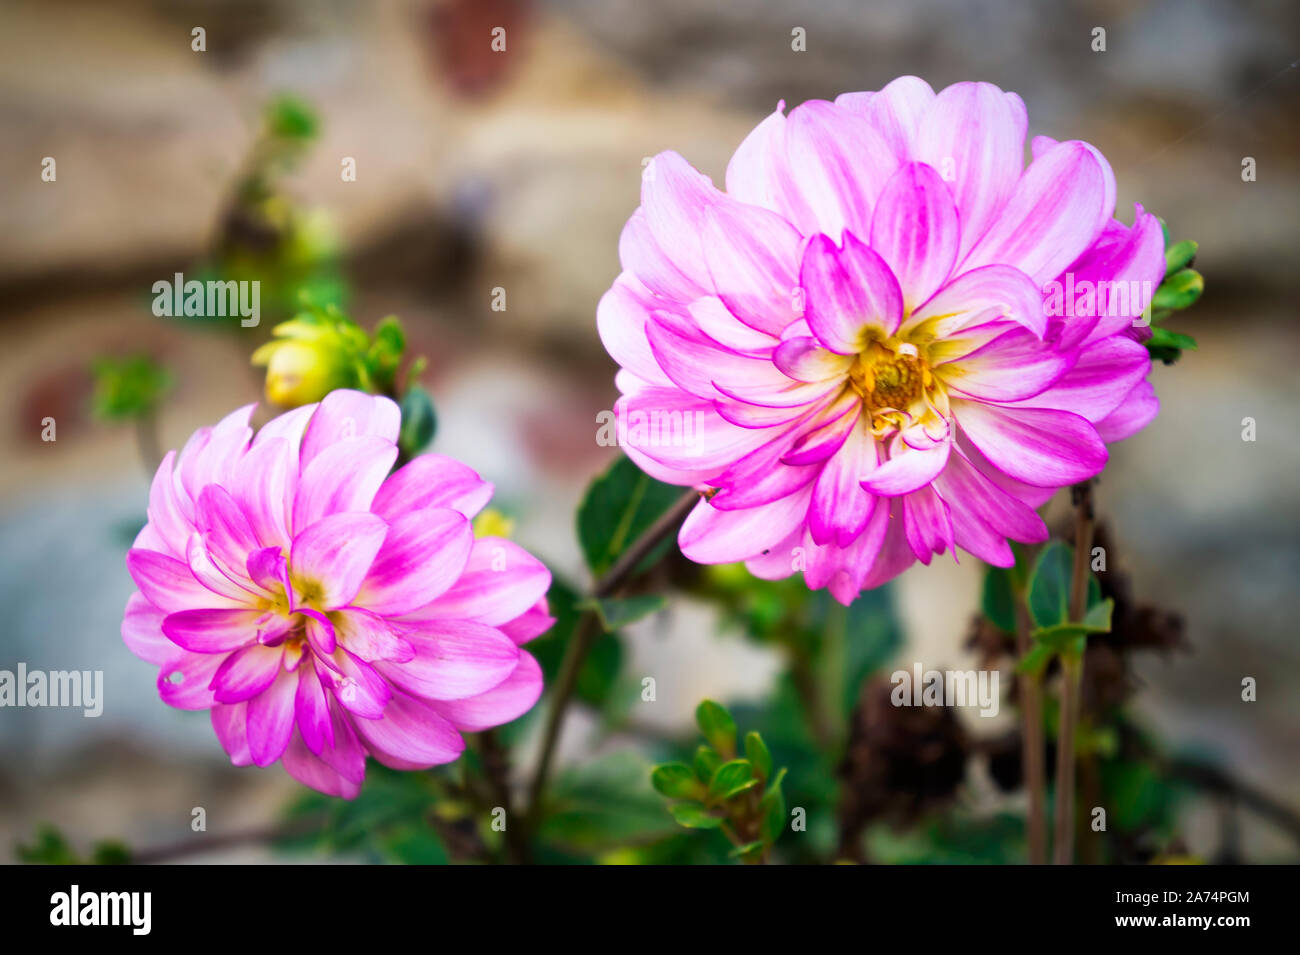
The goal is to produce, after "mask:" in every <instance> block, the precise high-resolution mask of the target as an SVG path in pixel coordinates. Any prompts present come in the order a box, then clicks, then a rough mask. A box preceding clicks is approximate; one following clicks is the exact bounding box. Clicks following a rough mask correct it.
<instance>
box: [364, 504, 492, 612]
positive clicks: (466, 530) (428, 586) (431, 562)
mask: <svg viewBox="0 0 1300 955" xmlns="http://www.w3.org/2000/svg"><path fill="white" fill-rule="evenodd" d="M473 546H474V531H473V530H472V529H471V527H470V523H469V519H468V518H466V517H465V515H464V514H462V513H460V511H455V510H452V509H451V508H449V507H426V508H424V509H422V510H418V511H408V512H407V513H405V514H403V515H402V516H400V517H398V518H396V519H395V520H393V522H392V523H390V524H389V525H388V534H387V536H386V537H385V538H384V542H383V546H381V547H380V548H379V552H378V554H377V555H376V556H375V559H374V563H373V564H371V566H370V571H369V573H368V574H367V575H366V579H365V583H364V584H362V586H361V590H360V592H359V593H358V594H357V595H356V597H355V602H356V604H357V605H358V606H360V607H364V608H366V609H367V610H370V611H372V612H374V613H377V614H382V615H384V616H396V615H399V614H404V613H410V612H411V611H412V610H415V609H417V608H419V607H423V606H424V605H425V604H427V603H429V601H431V600H433V599H434V598H436V597H437V596H439V595H440V594H442V593H444V592H445V591H446V590H447V588H449V587H450V586H451V585H452V584H454V583H455V582H456V580H457V578H459V577H460V575H461V572H462V571H463V570H464V569H465V563H466V561H468V560H469V554H470V549H471V548H472V547H473Z"/></svg>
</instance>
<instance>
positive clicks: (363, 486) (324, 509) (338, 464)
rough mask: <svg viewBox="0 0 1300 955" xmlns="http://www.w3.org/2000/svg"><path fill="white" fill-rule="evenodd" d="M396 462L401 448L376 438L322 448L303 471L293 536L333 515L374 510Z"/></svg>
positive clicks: (295, 502) (296, 503)
mask: <svg viewBox="0 0 1300 955" xmlns="http://www.w3.org/2000/svg"><path fill="white" fill-rule="evenodd" d="M331 394H337V392H331ZM308 437H310V434H309V435H308ZM304 440H305V439H304ZM396 460H397V446H396V445H395V444H393V443H392V442H391V441H388V440H386V439H385V438H383V437H378V436H376V435H363V436H360V437H356V438H342V439H340V440H338V441H336V442H335V443H333V444H331V445H329V446H328V447H325V448H322V449H321V450H320V451H318V452H317V453H316V454H315V455H314V456H313V457H312V459H311V463H310V464H308V465H307V466H306V467H305V468H303V472H302V478H301V480H300V481H299V484H298V491H297V494H296V496H295V498H294V502H293V526H292V530H293V532H294V533H295V534H298V533H299V532H301V531H302V530H303V529H304V528H307V527H310V526H311V525H312V524H315V523H316V522H317V521H319V520H320V519H321V518H323V517H326V516H327V515H330V514H338V513H340V512H343V511H368V510H370V507H371V504H372V503H373V502H374V500H375V497H376V495H377V493H378V491H379V488H380V487H381V486H382V485H383V483H384V480H385V479H386V478H387V477H388V472H389V470H391V469H392V466H393V462H394V461H396Z"/></svg>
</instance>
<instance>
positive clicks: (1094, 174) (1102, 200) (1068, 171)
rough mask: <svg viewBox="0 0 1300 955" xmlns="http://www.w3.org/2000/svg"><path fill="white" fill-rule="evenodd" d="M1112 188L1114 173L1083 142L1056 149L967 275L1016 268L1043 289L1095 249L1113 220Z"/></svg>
mask: <svg viewBox="0 0 1300 955" xmlns="http://www.w3.org/2000/svg"><path fill="white" fill-rule="evenodd" d="M1108 182H1110V183H1113V178H1112V177H1111V174H1110V167H1109V166H1108V165H1107V164H1106V162H1105V160H1103V159H1101V157H1100V155H1099V154H1098V153H1097V152H1096V150H1094V149H1092V148H1091V147H1089V146H1088V145H1086V144H1085V143H1079V142H1068V143H1060V144H1058V145H1056V146H1053V147H1052V148H1051V149H1049V150H1048V151H1047V152H1045V153H1043V155H1042V156H1041V157H1040V158H1039V159H1038V160H1036V161H1035V162H1033V163H1031V164H1030V166H1029V168H1028V169H1027V170H1026V171H1025V174H1024V176H1022V177H1021V179H1020V181H1019V182H1018V183H1017V184H1016V188H1015V190H1014V191H1013V192H1012V193H1011V195H1010V197H1009V198H1008V199H1007V202H1006V205H1005V206H1004V207H1003V208H1002V210H1001V212H999V213H998V215H997V218H996V219H995V220H994V221H993V223H992V224H991V225H990V227H989V230H988V231H987V232H986V233H984V235H983V237H982V238H981V239H980V240H979V242H977V243H976V244H975V245H974V247H973V248H972V249H971V251H970V254H969V255H968V256H967V257H966V260H965V261H964V262H963V263H962V270H963V271H964V270H969V269H973V268H977V267H979V266H981V265H992V264H1001V265H1013V266H1015V267H1016V268H1018V269H1020V271H1022V272H1024V273H1025V274H1026V275H1028V276H1029V277H1030V278H1032V279H1033V280H1034V281H1035V282H1036V283H1038V285H1039V286H1040V287H1041V286H1042V285H1043V284H1045V283H1046V282H1048V281H1049V280H1050V279H1053V278H1055V277H1056V276H1058V275H1060V274H1061V271H1062V270H1063V269H1064V268H1065V267H1066V266H1067V265H1069V264H1070V263H1071V262H1073V261H1074V260H1075V259H1077V258H1078V257H1079V255H1080V254H1081V253H1082V252H1083V251H1084V250H1085V249H1087V248H1088V247H1089V246H1090V245H1092V243H1093V242H1094V241H1095V240H1096V238H1097V236H1099V235H1100V234H1101V231H1102V228H1103V227H1104V226H1105V225H1106V223H1107V222H1108V221H1109V220H1110V215H1111V212H1112V211H1113V209H1114V194H1113V192H1111V193H1110V194H1109V202H1110V205H1109V207H1108V206H1107V201H1108V188H1107V184H1108ZM964 221H965V217H964V216H963V222H964Z"/></svg>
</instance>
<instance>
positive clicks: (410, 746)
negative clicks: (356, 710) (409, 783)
mask: <svg viewBox="0 0 1300 955" xmlns="http://www.w3.org/2000/svg"><path fill="white" fill-rule="evenodd" d="M355 729H356V731H357V733H358V735H360V737H361V738H362V740H364V741H365V743H366V745H367V747H369V749H370V752H371V754H372V755H373V756H374V757H375V759H377V760H379V761H380V762H381V763H383V764H384V765H385V766H389V767H392V768H394V769H428V768H430V767H433V766H438V765H440V764H442V763H450V762H451V761H452V760H454V759H456V758H457V757H458V756H460V754H461V752H462V751H463V750H464V749H465V741H464V740H463V739H462V738H461V735H460V733H458V732H456V728H455V727H454V726H452V724H451V723H450V722H448V721H447V720H446V719H445V718H444V717H442V716H441V715H440V714H439V713H438V712H437V711H436V710H434V709H433V707H431V706H430V705H429V704H427V703H425V702H423V701H421V700H417V699H415V698H414V697H412V696H409V695H407V694H406V693H402V692H401V691H400V690H399V691H395V692H394V693H393V698H392V699H391V700H390V701H389V703H388V705H387V706H386V707H384V715H383V716H382V717H381V718H379V719H377V720H358V721H357V722H356V724H355Z"/></svg>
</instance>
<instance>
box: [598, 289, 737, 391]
mask: <svg viewBox="0 0 1300 955" xmlns="http://www.w3.org/2000/svg"><path fill="white" fill-rule="evenodd" d="M715 301H716V300H715ZM718 304H719V305H721V303H720V302H719V303H718ZM656 308H662V305H661V304H656V302H655V300H654V298H653V296H652V295H651V294H650V292H649V291H648V290H646V289H645V287H644V286H643V285H641V283H640V282H639V281H638V280H637V278H636V276H635V275H633V274H632V273H631V272H624V273H623V274H622V275H620V276H619V277H618V278H617V279H615V280H614V284H613V285H612V286H611V287H610V289H609V291H607V292H606V293H605V294H604V295H602V296H601V297H600V303H599V304H598V305H597V306H596V331H597V333H598V334H599V335H600V341H601V344H603V345H604V346H605V351H607V352H609V356H610V357H611V358H613V359H614V361H616V362H618V364H619V366H620V367H622V368H626V369H627V370H629V371H631V372H632V373H633V374H634V375H636V376H637V377H638V378H640V379H642V380H643V381H647V382H651V383H653V384H657V385H667V384H669V381H668V378H667V376H666V375H664V373H663V370H662V369H661V368H660V367H659V363H658V362H657V361H655V359H654V355H653V354H652V353H651V351H650V342H649V340H647V338H646V334H645V323H646V320H647V319H648V318H649V317H650V313H651V312H652V311H654V310H655V309H656ZM724 311H725V309H724ZM733 321H734V319H733ZM736 324H737V325H739V324H740V323H739V322H736ZM742 327H743V326H742Z"/></svg>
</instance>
